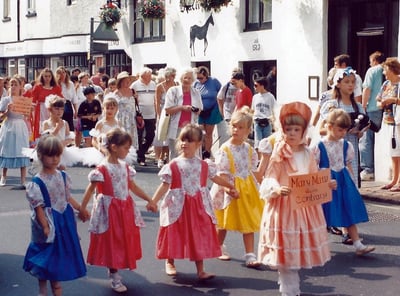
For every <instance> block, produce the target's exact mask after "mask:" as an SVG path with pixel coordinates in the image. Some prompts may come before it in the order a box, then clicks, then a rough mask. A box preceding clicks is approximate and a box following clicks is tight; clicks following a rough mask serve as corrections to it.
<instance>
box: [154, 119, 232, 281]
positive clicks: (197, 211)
mask: <svg viewBox="0 0 400 296" xmlns="http://www.w3.org/2000/svg"><path fill="white" fill-rule="evenodd" d="M202 140H203V131H202V130H201V128H200V127H199V126H198V125H195V124H187V125H186V126H185V127H184V128H183V129H182V131H181V133H180V135H179V138H178V144H177V146H178V147H177V150H180V151H181V155H180V156H179V157H177V158H175V159H173V160H172V161H171V162H170V163H168V164H167V165H165V166H163V167H162V169H161V171H160V173H159V175H160V177H161V180H162V182H163V183H162V184H161V185H160V186H159V187H158V189H157V191H156V192H155V194H154V197H153V201H154V202H158V201H159V200H160V199H161V198H162V197H163V196H164V195H165V194H166V195H165V197H164V198H163V200H162V203H161V206H160V211H161V212H160V230H159V234H158V241H157V254H156V256H157V258H158V259H166V261H165V270H166V273H167V274H168V275H171V276H174V275H176V268H175V264H174V259H184V258H188V259H189V260H191V261H195V263H196V268H197V276H198V277H199V279H201V280H207V279H211V278H213V277H214V276H215V275H214V274H211V273H207V272H205V271H204V264H203V259H206V258H214V257H218V256H220V255H221V249H220V247H219V243H218V238H217V232H216V229H215V223H216V220H215V216H214V212H213V207H212V202H211V196H210V193H209V191H208V188H207V179H208V178H209V179H211V180H212V181H213V182H215V183H217V184H220V185H221V186H224V187H225V190H226V191H227V192H228V193H229V194H230V195H232V196H236V195H237V192H236V190H235V188H234V186H233V185H232V184H231V183H229V182H228V181H225V180H224V179H223V178H221V177H219V176H217V175H216V169H215V167H212V166H210V165H209V164H208V163H207V162H205V161H203V160H201V159H200V158H198V157H197V156H196V155H197V152H198V149H199V148H200V147H201V145H202Z"/></svg>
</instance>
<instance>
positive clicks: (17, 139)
mask: <svg viewBox="0 0 400 296" xmlns="http://www.w3.org/2000/svg"><path fill="white" fill-rule="evenodd" d="M21 92H22V86H21V82H20V81H19V80H18V79H17V78H12V79H11V80H10V94H11V95H10V96H8V97H3V98H2V99H1V101H0V121H1V120H4V119H6V118H7V120H5V121H4V122H3V124H2V127H1V129H0V168H2V169H3V172H2V176H1V179H0V186H5V185H6V178H7V170H8V169H15V168H19V169H20V170H21V185H20V186H18V187H16V189H21V190H23V189H25V185H24V184H25V178H26V167H27V166H29V165H30V162H29V157H26V156H25V155H24V154H23V153H22V149H23V148H28V147H29V132H28V126H27V124H26V122H25V119H24V115H21V114H19V113H16V112H14V111H13V102H14V98H15V97H18V96H20V95H21Z"/></svg>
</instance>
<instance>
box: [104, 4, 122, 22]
mask: <svg viewBox="0 0 400 296" xmlns="http://www.w3.org/2000/svg"><path fill="white" fill-rule="evenodd" d="M100 9H101V12H100V19H101V21H102V22H103V23H105V24H106V26H107V27H114V26H115V24H117V23H119V21H120V20H121V10H120V9H119V8H118V6H116V5H115V4H113V3H108V4H104V5H103V6H102V7H101V8H100Z"/></svg>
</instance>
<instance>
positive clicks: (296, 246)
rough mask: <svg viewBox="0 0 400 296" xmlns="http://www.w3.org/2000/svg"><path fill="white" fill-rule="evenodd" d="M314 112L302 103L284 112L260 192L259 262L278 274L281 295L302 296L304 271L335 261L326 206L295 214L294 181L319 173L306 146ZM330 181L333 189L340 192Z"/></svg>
mask: <svg viewBox="0 0 400 296" xmlns="http://www.w3.org/2000/svg"><path fill="white" fill-rule="evenodd" d="M310 119H311V110H310V108H309V107H308V106H307V105H306V104H304V103H300V102H294V103H289V104H286V105H283V106H282V109H281V112H280V116H279V120H280V123H281V125H282V133H283V139H281V140H278V141H277V142H276V143H275V145H274V149H273V152H272V155H271V158H270V162H269V165H268V168H267V171H266V172H265V175H264V179H263V181H262V183H261V187H260V197H261V198H263V199H265V206H264V212H263V217H262V220H261V227H260V241H259V247H258V258H259V260H260V261H261V262H262V263H264V264H266V265H269V266H270V267H272V268H274V269H278V273H279V281H278V283H279V285H280V288H279V291H280V292H281V293H282V295H287V296H289V295H290V296H294V295H300V278H299V274H298V271H299V269H300V268H312V267H313V266H322V265H324V264H325V262H327V261H328V260H329V259H330V251H329V241H328V234H327V232H326V222H325V217H324V213H323V211H322V207H321V205H315V206H307V207H303V208H299V209H293V208H292V207H291V203H290V198H291V196H290V191H291V189H290V187H289V176H290V175H294V174H308V173H314V172H317V171H318V168H317V163H316V161H315V159H314V156H313V154H312V153H311V151H310V150H309V149H308V147H307V146H306V144H305V135H306V128H307V126H308V124H309V122H310ZM335 186H336V182H335V181H331V183H330V187H331V188H335Z"/></svg>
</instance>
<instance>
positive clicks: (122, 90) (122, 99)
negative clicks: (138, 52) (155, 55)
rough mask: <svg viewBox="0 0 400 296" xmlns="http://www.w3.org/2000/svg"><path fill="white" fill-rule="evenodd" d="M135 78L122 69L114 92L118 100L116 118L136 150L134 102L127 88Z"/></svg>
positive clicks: (130, 90)
mask: <svg viewBox="0 0 400 296" xmlns="http://www.w3.org/2000/svg"><path fill="white" fill-rule="evenodd" d="M134 80H135V77H134V76H131V75H129V73H128V72H126V71H123V72H121V73H119V74H118V76H117V89H116V91H115V92H114V95H115V98H116V99H117V102H118V113H117V120H118V121H119V122H120V124H121V127H122V128H123V129H124V130H125V131H126V132H127V133H128V134H129V135H130V136H131V137H132V147H133V148H134V150H135V151H136V150H137V149H138V148H139V145H138V134H137V125H136V112H137V108H136V103H135V97H134V93H133V91H132V89H130V88H129V86H130V85H131V83H132V82H133V81H134Z"/></svg>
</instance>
